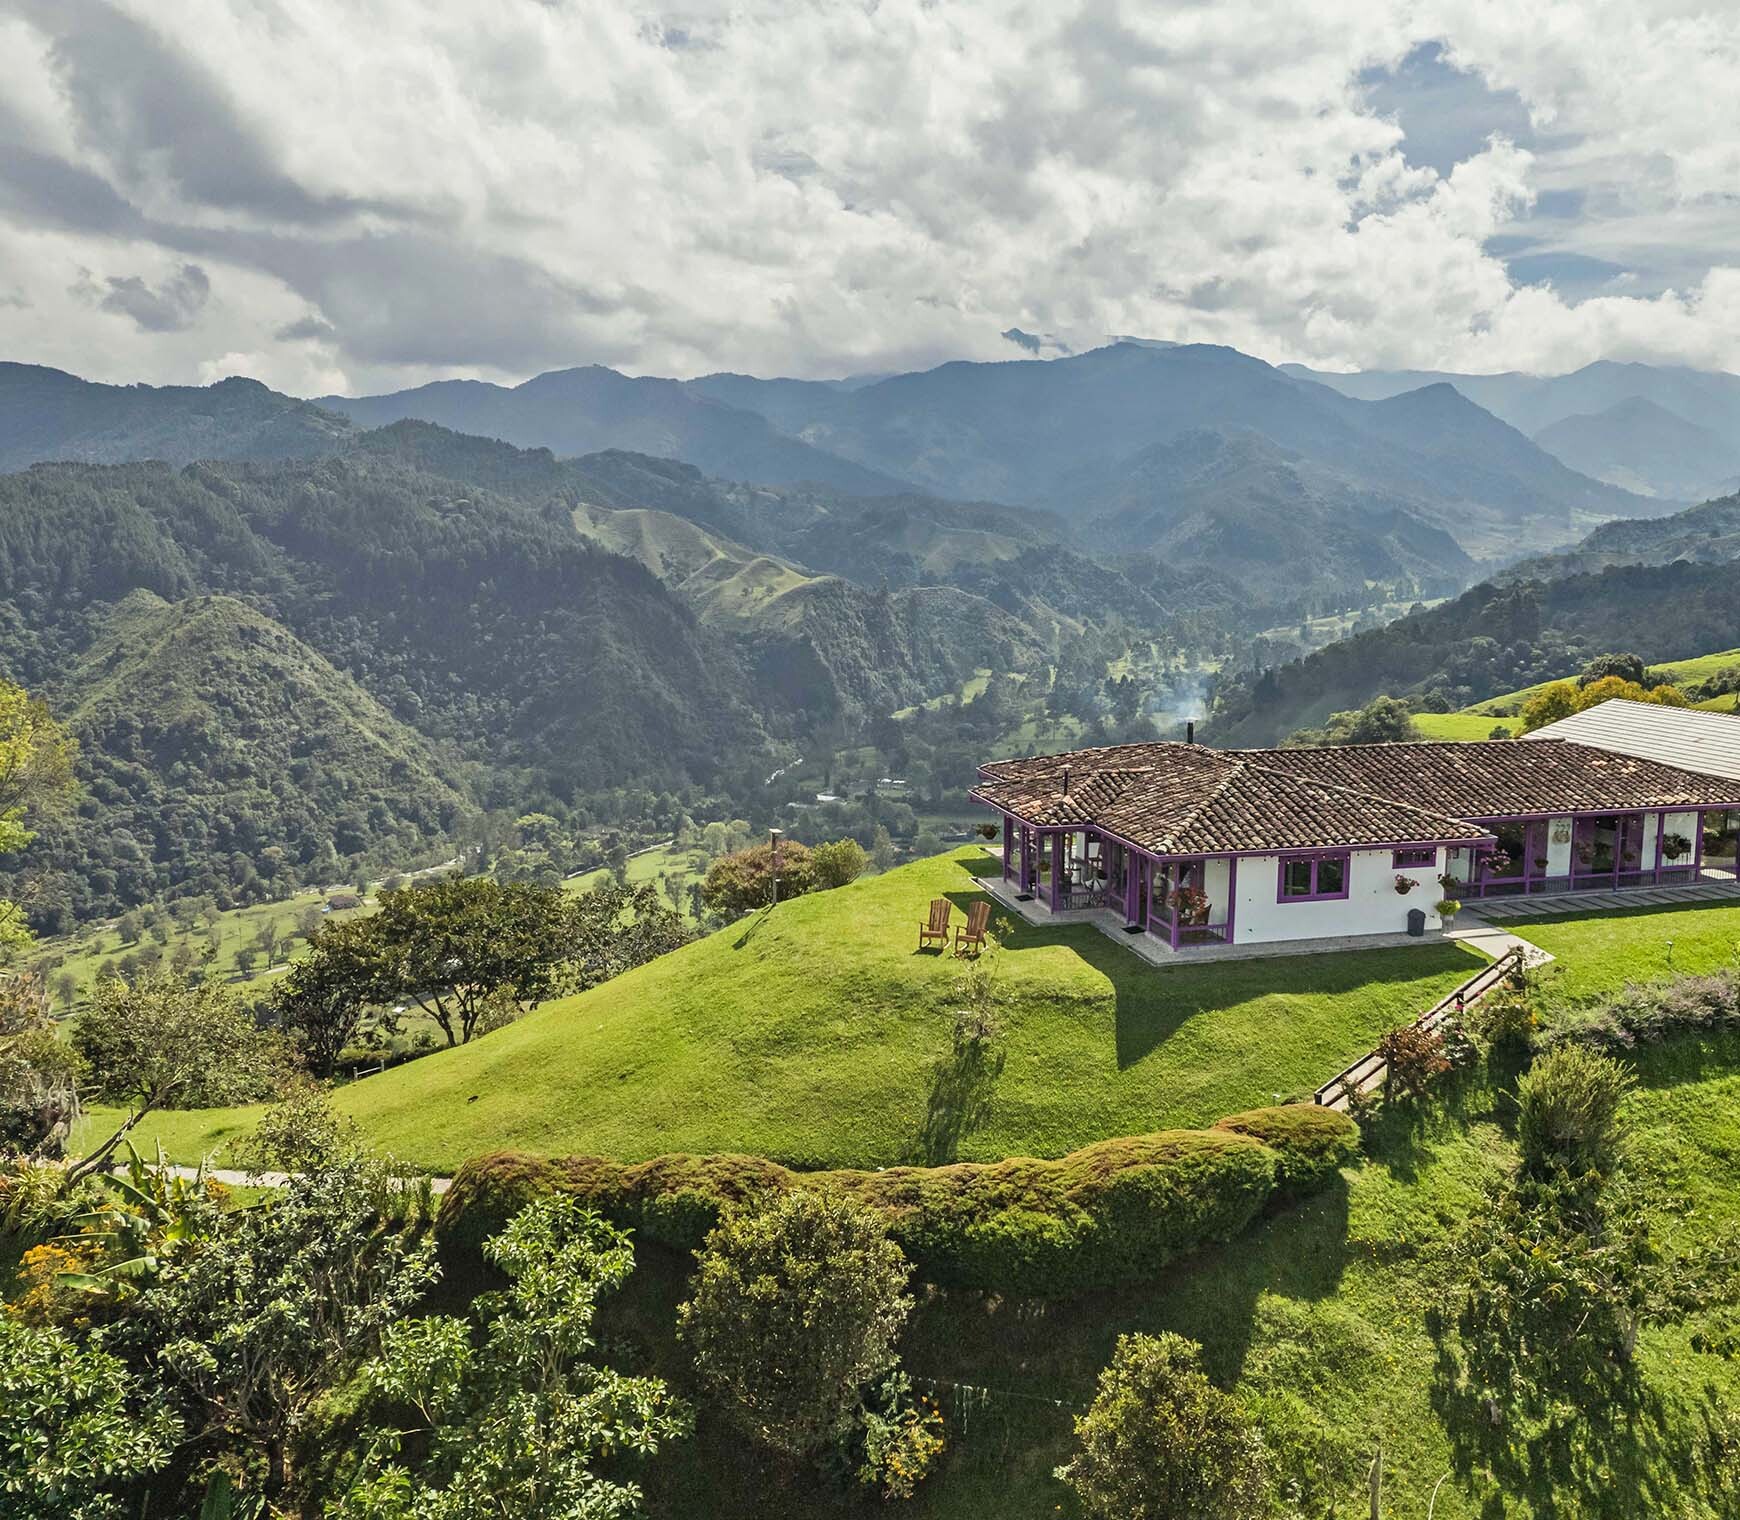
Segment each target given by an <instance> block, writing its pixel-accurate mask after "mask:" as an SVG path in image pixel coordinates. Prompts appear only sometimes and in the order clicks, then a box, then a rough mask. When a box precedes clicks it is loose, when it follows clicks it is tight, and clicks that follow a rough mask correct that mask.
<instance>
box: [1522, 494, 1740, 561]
mask: <svg viewBox="0 0 1740 1520" xmlns="http://www.w3.org/2000/svg"><path fill="white" fill-rule="evenodd" d="M1675 560H1689V561H1692V562H1694V563H1698V564H1729V563H1733V562H1735V561H1740V494H1733V495H1729V496H1725V497H1722V498H1721V499H1719V500H1717V501H1707V502H1705V503H1704V504H1703V505H1702V506H1697V507H1688V508H1687V509H1686V510H1685V511H1684V512H1676V513H1675V514H1674V515H1673V516H1672V517H1652V518H1646V519H1644V520H1642V521H1636V520H1630V519H1621V520H1619V521H1617V522H1610V523H1603V524H1602V525H1601V526H1600V527H1599V528H1597V529H1596V530H1595V531H1594V532H1593V533H1591V534H1590V535H1589V536H1588V537H1587V538H1585V539H1584V540H1583V541H1582V542H1581V543H1579V544H1577V545H1575V546H1574V547H1573V548H1570V549H1566V550H1564V551H1562V552H1560V553H1558V554H1543V555H1538V556H1536V557H1535V558H1533V559H1527V560H1523V561H1521V562H1520V563H1519V564H1516V565H1513V566H1512V567H1511V568H1510V569H1508V570H1507V571H1506V572H1505V574H1504V577H1503V578H1504V579H1506V580H1522V579H1530V578H1533V579H1537V580H1551V579H1557V578H1559V577H1562V576H1567V575H1587V574H1590V573H1592V572H1596V571H1601V570H1607V569H1612V568H1617V567H1618V566H1621V565H1667V564H1672V563H1673V562H1674V561H1675Z"/></svg>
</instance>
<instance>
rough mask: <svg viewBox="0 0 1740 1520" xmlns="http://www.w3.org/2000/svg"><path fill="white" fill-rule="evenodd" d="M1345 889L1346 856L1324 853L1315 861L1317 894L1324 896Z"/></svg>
mask: <svg viewBox="0 0 1740 1520" xmlns="http://www.w3.org/2000/svg"><path fill="white" fill-rule="evenodd" d="M1346 890H1347V857H1346V856H1345V855H1325V856H1324V857H1323V858H1322V859H1321V860H1319V861H1318V862H1317V895H1318V896H1319V897H1326V896H1328V895H1330V894H1331V893H1338V892H1345V891H1346Z"/></svg>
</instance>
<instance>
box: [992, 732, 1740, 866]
mask: <svg viewBox="0 0 1740 1520" xmlns="http://www.w3.org/2000/svg"><path fill="white" fill-rule="evenodd" d="M981 774H982V776H983V778H984V779H983V780H981V781H980V783H979V784H978V785H977V786H976V787H974V788H973V791H972V795H973V796H974V797H976V798H978V799H979V800H980V801H983V802H987V803H990V804H991V805H992V806H994V807H999V808H1003V809H1005V810H1006V811H1008V812H1010V813H1013V814H1014V815H1015V816H1016V817H1018V818H1020V819H1022V820H1023V821H1025V822H1027V823H1030V824H1038V825H1041V826H1045V827H1060V826H1071V825H1075V826H1080V825H1085V824H1097V825H1098V826H1100V827H1101V828H1104V829H1105V830H1107V831H1108V832H1110V833H1113V834H1116V835H1117V836H1119V837H1120V838H1123V839H1127V840H1129V841H1130V842H1131V843H1133V844H1136V845H1139V846H1140V847H1142V848H1143V849H1146V850H1151V851H1153V852H1154V853H1155V854H1160V855H1197V854H1214V853H1218V852H1221V851H1265V852H1266V851H1273V850H1285V849H1315V848H1325V847H1330V846H1336V845H1361V844H1409V843H1422V844H1423V843H1433V842H1440V841H1452V840H1478V839H1483V838H1486V837H1488V835H1487V833H1486V830H1485V829H1484V828H1483V827H1482V826H1480V825H1479V824H1477V823H1475V822H1472V821H1471V820H1474V819H1480V818H1498V817H1503V816H1506V815H1509V814H1516V813H1552V812H1583V811H1593V810H1598V809H1604V808H1655V807H1694V806H1715V807H1722V806H1734V805H1740V786H1737V785H1736V783H1735V782H1733V781H1728V780H1723V779H1721V778H1719V777H1714V776H1706V775H1702V774H1700V773H1698V772H1696V771H1687V770H1681V769H1679V768H1678V767H1675V766H1671V765H1664V764H1662V763H1660V762H1659V761H1654V760H1645V759H1641V758H1638V757H1636V756H1631V755H1620V754H1615V753H1612V752H1610V751H1607V750H1601V749H1596V748H1593V747H1592V746H1589V745H1583V744H1571V743H1567V742H1565V741H1563V740H1520V739H1519V740H1488V741H1486V742H1485V743H1481V744H1450V743H1420V744H1367V745H1349V746H1346V747H1343V748H1339V749H1282V750H1216V749H1210V748H1209V747H1208V746H1206V745H1200V744H1159V743H1156V744H1120V745H1113V746H1110V747H1107V748H1102V749H1081V750H1073V751H1070V752H1069V753H1067V754H1059V755H1040V756H1034V757H1031V758H1027V759H1020V760H1003V761H996V762H993V763H992V764H989V765H986V766H983V767H981Z"/></svg>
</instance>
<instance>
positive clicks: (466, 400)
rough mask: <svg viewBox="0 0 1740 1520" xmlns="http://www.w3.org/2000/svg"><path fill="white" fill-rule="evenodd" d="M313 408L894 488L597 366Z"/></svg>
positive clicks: (762, 474)
mask: <svg viewBox="0 0 1740 1520" xmlns="http://www.w3.org/2000/svg"><path fill="white" fill-rule="evenodd" d="M823 389H830V388H829V387H826V386H824V387H823ZM318 404H319V405H320V406H322V407H325V408H327V409H329V410H331V411H334V412H339V413H342V414H343V415H344V416H346V417H349V418H351V419H352V420H353V421H355V422H356V423H357V424H359V425H360V426H362V427H367V428H373V427H380V426H382V425H383V424H386V423H391V422H398V421H401V420H403V419H405V418H415V419H418V420H420V421H423V422H434V423H439V424H440V425H441V426H442V427H446V428H451V429H453V430H454V431H455V432H460V433H474V434H479V435H481V436H483V437H486V438H499V439H501V440H503V441H504V442H507V443H512V444H517V445H519V446H520V447H522V448H548V449H551V450H553V451H554V452H556V453H557V454H590V453H593V452H596V451H597V450H600V449H632V450H634V451H636V452H638V453H642V454H652V455H657V456H660V457H664V458H670V459H683V460H687V461H688V462H689V463H690V464H693V465H695V466H697V467H698V468H700V469H701V470H703V471H705V472H706V473H707V474H709V475H719V476H723V477H724V478H726V479H728V480H754V481H761V482H766V483H771V484H792V483H796V482H799V481H814V482H817V483H819V484H823V485H830V486H836V487H838V488H840V489H842V490H847V491H873V492H880V491H886V490H889V489H898V488H899V482H898V481H896V480H894V479H891V478H890V477H888V476H886V475H883V474H880V473H878V472H877V471H875V470H870V469H866V468H864V467H863V466H862V465H859V464H853V463H850V462H848V461H846V460H844V459H840V458H838V457H836V456H833V455H831V454H829V453H827V452H826V451H825V450H823V449H820V448H814V447H812V446H811V445H810V444H808V443H806V442H804V441H803V440H801V439H798V438H791V437H786V436H784V435H782V434H781V433H780V432H779V431H777V430H776V429H775V428H774V427H772V426H770V425H769V423H768V421H767V419H766V418H765V417H763V416H761V415H760V414H759V413H757V412H753V411H745V410H743V409H741V408H739V407H737V406H734V405H730V404H727V403H725V402H722V401H716V400H713V399H711V398H709V397H708V396H706V395H704V394H702V393H701V392H698V391H695V390H691V389H689V388H687V387H685V386H684V385H682V384H681V383H679V382H678V381H675V380H658V379H652V378H634V377H630V376H628V375H620V374H618V373H617V372H616V371H615V370H612V369H605V368H603V367H602V366H600V365H589V366H587V367H585V368H583V369H565V370H555V371H552V372H551V373H549V374H545V375H538V376H537V377H535V378H534V379H531V380H528V381H526V382H525V383H524V384H523V385H516V386H512V387H508V386H500V385H490V384H487V383H485V382H484V381H481V380H441V381H437V382H436V383H434V384H432V385H423V386H419V387H417V388H416V389H415V390H408V391H396V392H394V393H393V394H391V395H386V396H354V397H353V396H323V397H322V398H321V399H320V401H319V403H318Z"/></svg>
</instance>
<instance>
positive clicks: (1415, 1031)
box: [1378, 1024, 1450, 1098]
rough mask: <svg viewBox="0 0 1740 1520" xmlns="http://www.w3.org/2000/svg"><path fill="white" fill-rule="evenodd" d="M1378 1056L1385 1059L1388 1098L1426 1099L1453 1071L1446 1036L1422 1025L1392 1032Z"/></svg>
mask: <svg viewBox="0 0 1740 1520" xmlns="http://www.w3.org/2000/svg"><path fill="white" fill-rule="evenodd" d="M1378 1054H1379V1055H1381V1056H1382V1057H1383V1058H1384V1066H1385V1073H1384V1095H1385V1097H1388V1096H1389V1094H1390V1093H1391V1092H1399V1093H1401V1094H1403V1095H1404V1096H1406V1097H1410V1098H1423V1097H1424V1096H1425V1095H1426V1092H1427V1090H1428V1089H1429V1088H1430V1087H1431V1086H1432V1084H1433V1083H1434V1082H1436V1081H1437V1080H1438V1079H1439V1078H1440V1077H1442V1076H1443V1075H1444V1074H1445V1073H1446V1072H1448V1071H1449V1070H1450V1056H1449V1054H1448V1052H1447V1051H1446V1050H1445V1046H1444V1037H1443V1035H1441V1034H1439V1033H1437V1032H1436V1031H1435V1030H1430V1029H1422V1028H1420V1026H1419V1025H1418V1024H1403V1025H1401V1026H1400V1027H1399V1028H1396V1029H1392V1030H1391V1031H1390V1032H1389V1033H1388V1034H1386V1035H1385V1036H1384V1037H1383V1039H1381V1040H1379V1041H1378Z"/></svg>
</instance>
